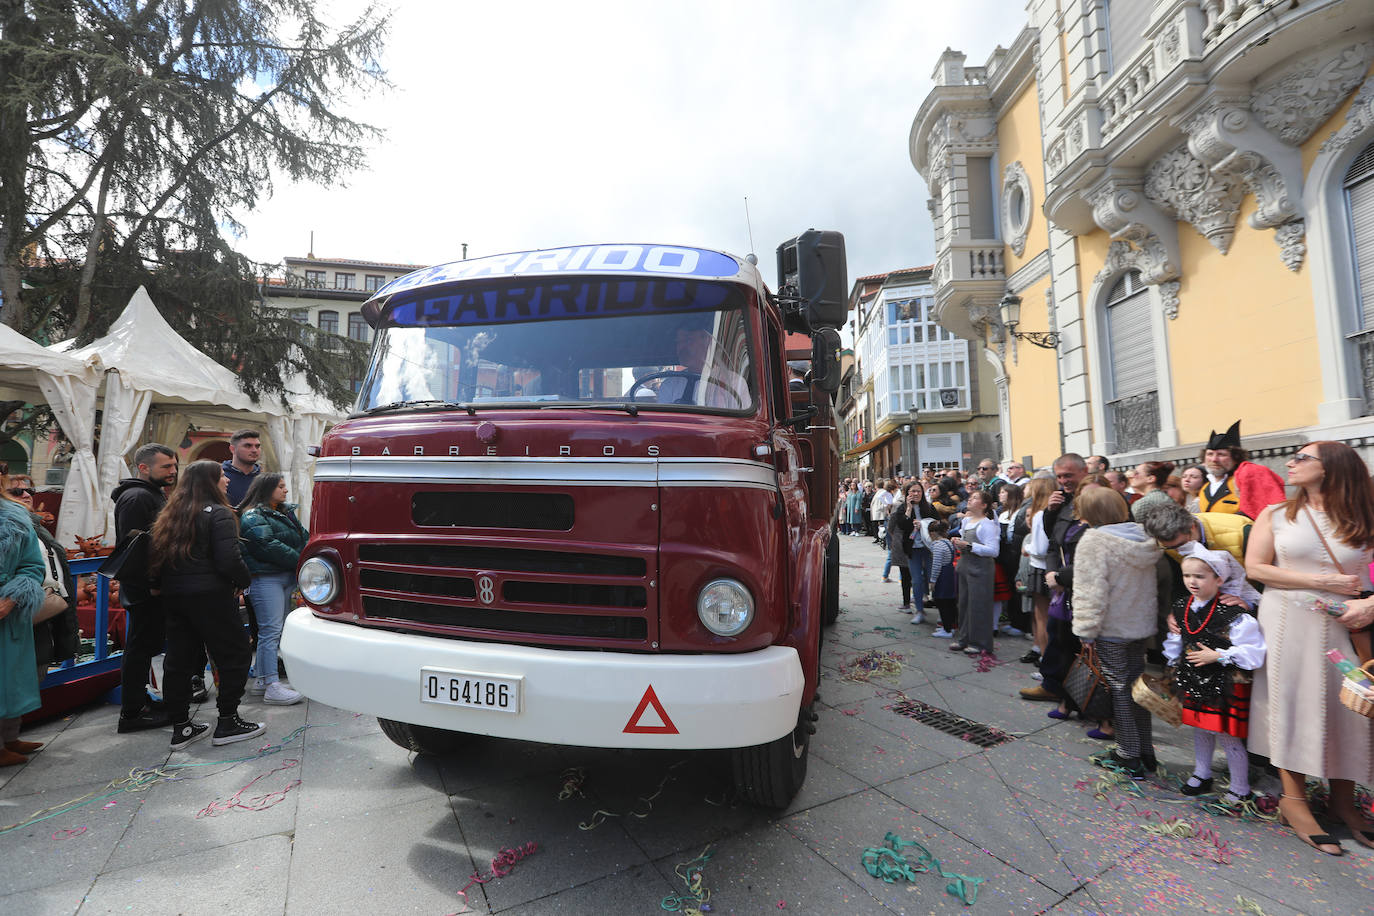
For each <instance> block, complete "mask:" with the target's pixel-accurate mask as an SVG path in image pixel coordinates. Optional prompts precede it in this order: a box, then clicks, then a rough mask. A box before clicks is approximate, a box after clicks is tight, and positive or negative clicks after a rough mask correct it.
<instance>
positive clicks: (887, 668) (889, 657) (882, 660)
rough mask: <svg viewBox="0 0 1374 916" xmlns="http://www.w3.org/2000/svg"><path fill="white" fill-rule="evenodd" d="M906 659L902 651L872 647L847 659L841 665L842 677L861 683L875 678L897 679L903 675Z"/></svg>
mask: <svg viewBox="0 0 1374 916" xmlns="http://www.w3.org/2000/svg"><path fill="white" fill-rule="evenodd" d="M904 659H905V656H903V655H902V654H901V653H900V652H894V651H891V650H888V651H882V650H879V649H870V650H869V651H867V652H860V653H859V654H858V655H854V656H852V657H850V658H848V659H846V660H845V663H844V664H843V665H841V666H840V677H841V678H842V679H843V680H846V681H855V682H859V683H867V682H868V681H871V680H872V679H873V678H889V679H891V680H894V681H895V680H896V679H897V678H899V677H901V674H902V662H903V660H904Z"/></svg>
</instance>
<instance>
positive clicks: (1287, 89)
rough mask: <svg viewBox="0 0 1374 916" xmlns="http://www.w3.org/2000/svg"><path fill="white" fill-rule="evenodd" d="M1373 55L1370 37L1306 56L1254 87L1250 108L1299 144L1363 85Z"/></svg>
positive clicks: (1276, 131)
mask: <svg viewBox="0 0 1374 916" xmlns="http://www.w3.org/2000/svg"><path fill="white" fill-rule="evenodd" d="M1371 59H1374V42H1369V41H1364V42H1360V43H1358V44H1352V45H1348V46H1346V47H1344V48H1341V49H1340V50H1338V51H1335V52H1330V51H1323V52H1321V53H1319V54H1313V55H1310V56H1308V57H1304V58H1303V59H1302V60H1299V61H1297V62H1296V63H1294V64H1292V65H1290V66H1288V67H1285V68H1284V69H1283V70H1282V71H1281V72H1280V73H1279V75H1278V76H1276V77H1274V78H1273V79H1270V80H1267V81H1265V82H1263V83H1260V84H1259V85H1258V86H1256V87H1255V91H1254V93H1252V94H1251V96H1250V107H1251V109H1252V110H1253V111H1254V112H1255V116H1256V117H1257V118H1259V120H1260V123H1262V124H1263V125H1264V126H1265V127H1266V128H1268V129H1269V131H1270V132H1271V133H1273V134H1275V135H1277V136H1278V137H1279V138H1280V139H1282V140H1284V141H1285V142H1287V143H1291V144H1293V145H1294V146H1297V145H1298V144H1300V143H1302V142H1303V141H1304V140H1306V139H1307V138H1308V137H1310V136H1312V132H1313V131H1315V130H1316V129H1317V128H1318V127H1319V126H1320V125H1321V124H1322V122H1323V121H1325V120H1326V119H1327V118H1329V117H1330V116H1331V113H1332V112H1334V111H1335V110H1336V109H1337V108H1339V107H1340V105H1341V102H1343V101H1345V97H1346V96H1347V95H1349V94H1350V91H1351V90H1352V89H1354V88H1355V87H1356V86H1358V85H1359V84H1360V81H1361V80H1362V79H1364V75H1365V73H1367V72H1368V71H1369V63H1370V60H1371Z"/></svg>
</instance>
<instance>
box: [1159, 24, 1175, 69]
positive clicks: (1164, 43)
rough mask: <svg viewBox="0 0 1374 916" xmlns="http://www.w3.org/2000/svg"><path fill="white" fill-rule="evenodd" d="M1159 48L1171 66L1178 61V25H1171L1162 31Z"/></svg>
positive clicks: (1165, 60)
mask: <svg viewBox="0 0 1374 916" xmlns="http://www.w3.org/2000/svg"><path fill="white" fill-rule="evenodd" d="M1159 48H1160V50H1161V51H1162V52H1163V53H1164V62H1165V63H1167V64H1168V65H1169V66H1171V67H1172V66H1173V65H1174V64H1176V63H1178V26H1170V27H1169V28H1167V29H1165V30H1164V31H1163V32H1161V33H1160V36H1159Z"/></svg>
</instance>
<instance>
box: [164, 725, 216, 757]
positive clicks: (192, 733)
mask: <svg viewBox="0 0 1374 916" xmlns="http://www.w3.org/2000/svg"><path fill="white" fill-rule="evenodd" d="M208 731H210V726H208V725H205V724H203V723H200V722H183V723H181V724H180V725H173V726H172V750H174V751H179V750H181V749H182V748H184V747H186V746H187V745H189V744H192V743H194V742H196V741H199V740H200V739H201V738H204V737H205V734H206V732H208Z"/></svg>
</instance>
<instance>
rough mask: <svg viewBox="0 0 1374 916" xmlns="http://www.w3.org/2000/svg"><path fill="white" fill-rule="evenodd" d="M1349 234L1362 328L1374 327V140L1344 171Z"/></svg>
mask: <svg viewBox="0 0 1374 916" xmlns="http://www.w3.org/2000/svg"><path fill="white" fill-rule="evenodd" d="M1345 193H1346V196H1347V202H1348V203H1349V209H1350V236H1351V242H1352V243H1353V245H1354V248H1355V283H1356V288H1357V289H1358V290H1359V296H1360V312H1361V315H1362V316H1363V319H1364V326H1363V330H1366V331H1368V330H1374V143H1371V144H1369V146H1366V147H1365V148H1364V150H1363V151H1362V152H1361V153H1360V154H1359V155H1358V156H1356V157H1355V161H1354V162H1353V163H1351V164H1350V170H1349V171H1348V172H1346V173H1345Z"/></svg>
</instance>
